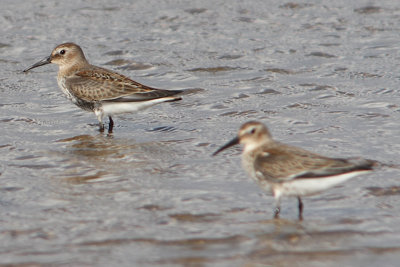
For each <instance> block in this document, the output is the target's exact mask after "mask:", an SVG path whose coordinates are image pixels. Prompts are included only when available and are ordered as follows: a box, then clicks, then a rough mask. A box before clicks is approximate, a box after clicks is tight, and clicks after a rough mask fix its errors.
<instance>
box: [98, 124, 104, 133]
mask: <svg viewBox="0 0 400 267" xmlns="http://www.w3.org/2000/svg"><path fill="white" fill-rule="evenodd" d="M99 131H100V132H101V133H102V132H104V124H103V123H102V122H99Z"/></svg>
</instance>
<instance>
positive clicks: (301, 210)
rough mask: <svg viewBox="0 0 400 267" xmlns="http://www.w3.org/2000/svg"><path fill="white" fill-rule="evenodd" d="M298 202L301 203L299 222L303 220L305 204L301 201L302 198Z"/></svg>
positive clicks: (298, 198)
mask: <svg viewBox="0 0 400 267" xmlns="http://www.w3.org/2000/svg"><path fill="white" fill-rule="evenodd" d="M297 200H298V201H299V221H302V220H303V207H304V205H303V202H302V201H301V198H300V197H297Z"/></svg>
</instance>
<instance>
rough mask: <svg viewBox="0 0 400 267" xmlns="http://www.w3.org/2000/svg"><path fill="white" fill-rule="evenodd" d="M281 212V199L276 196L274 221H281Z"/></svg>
mask: <svg viewBox="0 0 400 267" xmlns="http://www.w3.org/2000/svg"><path fill="white" fill-rule="evenodd" d="M280 212H281V198H280V196H276V195H275V209H274V219H279V213H280Z"/></svg>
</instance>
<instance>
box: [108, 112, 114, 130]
mask: <svg viewBox="0 0 400 267" xmlns="http://www.w3.org/2000/svg"><path fill="white" fill-rule="evenodd" d="M108 120H109V122H108V133H112V131H113V128H114V121H113V119H112V118H111V116H108Z"/></svg>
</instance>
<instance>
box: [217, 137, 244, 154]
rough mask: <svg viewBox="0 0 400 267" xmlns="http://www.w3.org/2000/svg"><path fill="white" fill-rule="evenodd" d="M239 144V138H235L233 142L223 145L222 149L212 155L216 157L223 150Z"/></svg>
mask: <svg viewBox="0 0 400 267" xmlns="http://www.w3.org/2000/svg"><path fill="white" fill-rule="evenodd" d="M237 144H239V137H235V138H233V139H232V140H231V141H229V142H228V143H226V144H225V145H223V146H222V147H220V148H219V149H218V150H217V151H215V152H214V153H213V154H212V155H213V156H215V155H217V154H218V153H219V152H221V151H222V150H225V149H227V148H228V147H231V146H234V145H237Z"/></svg>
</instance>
